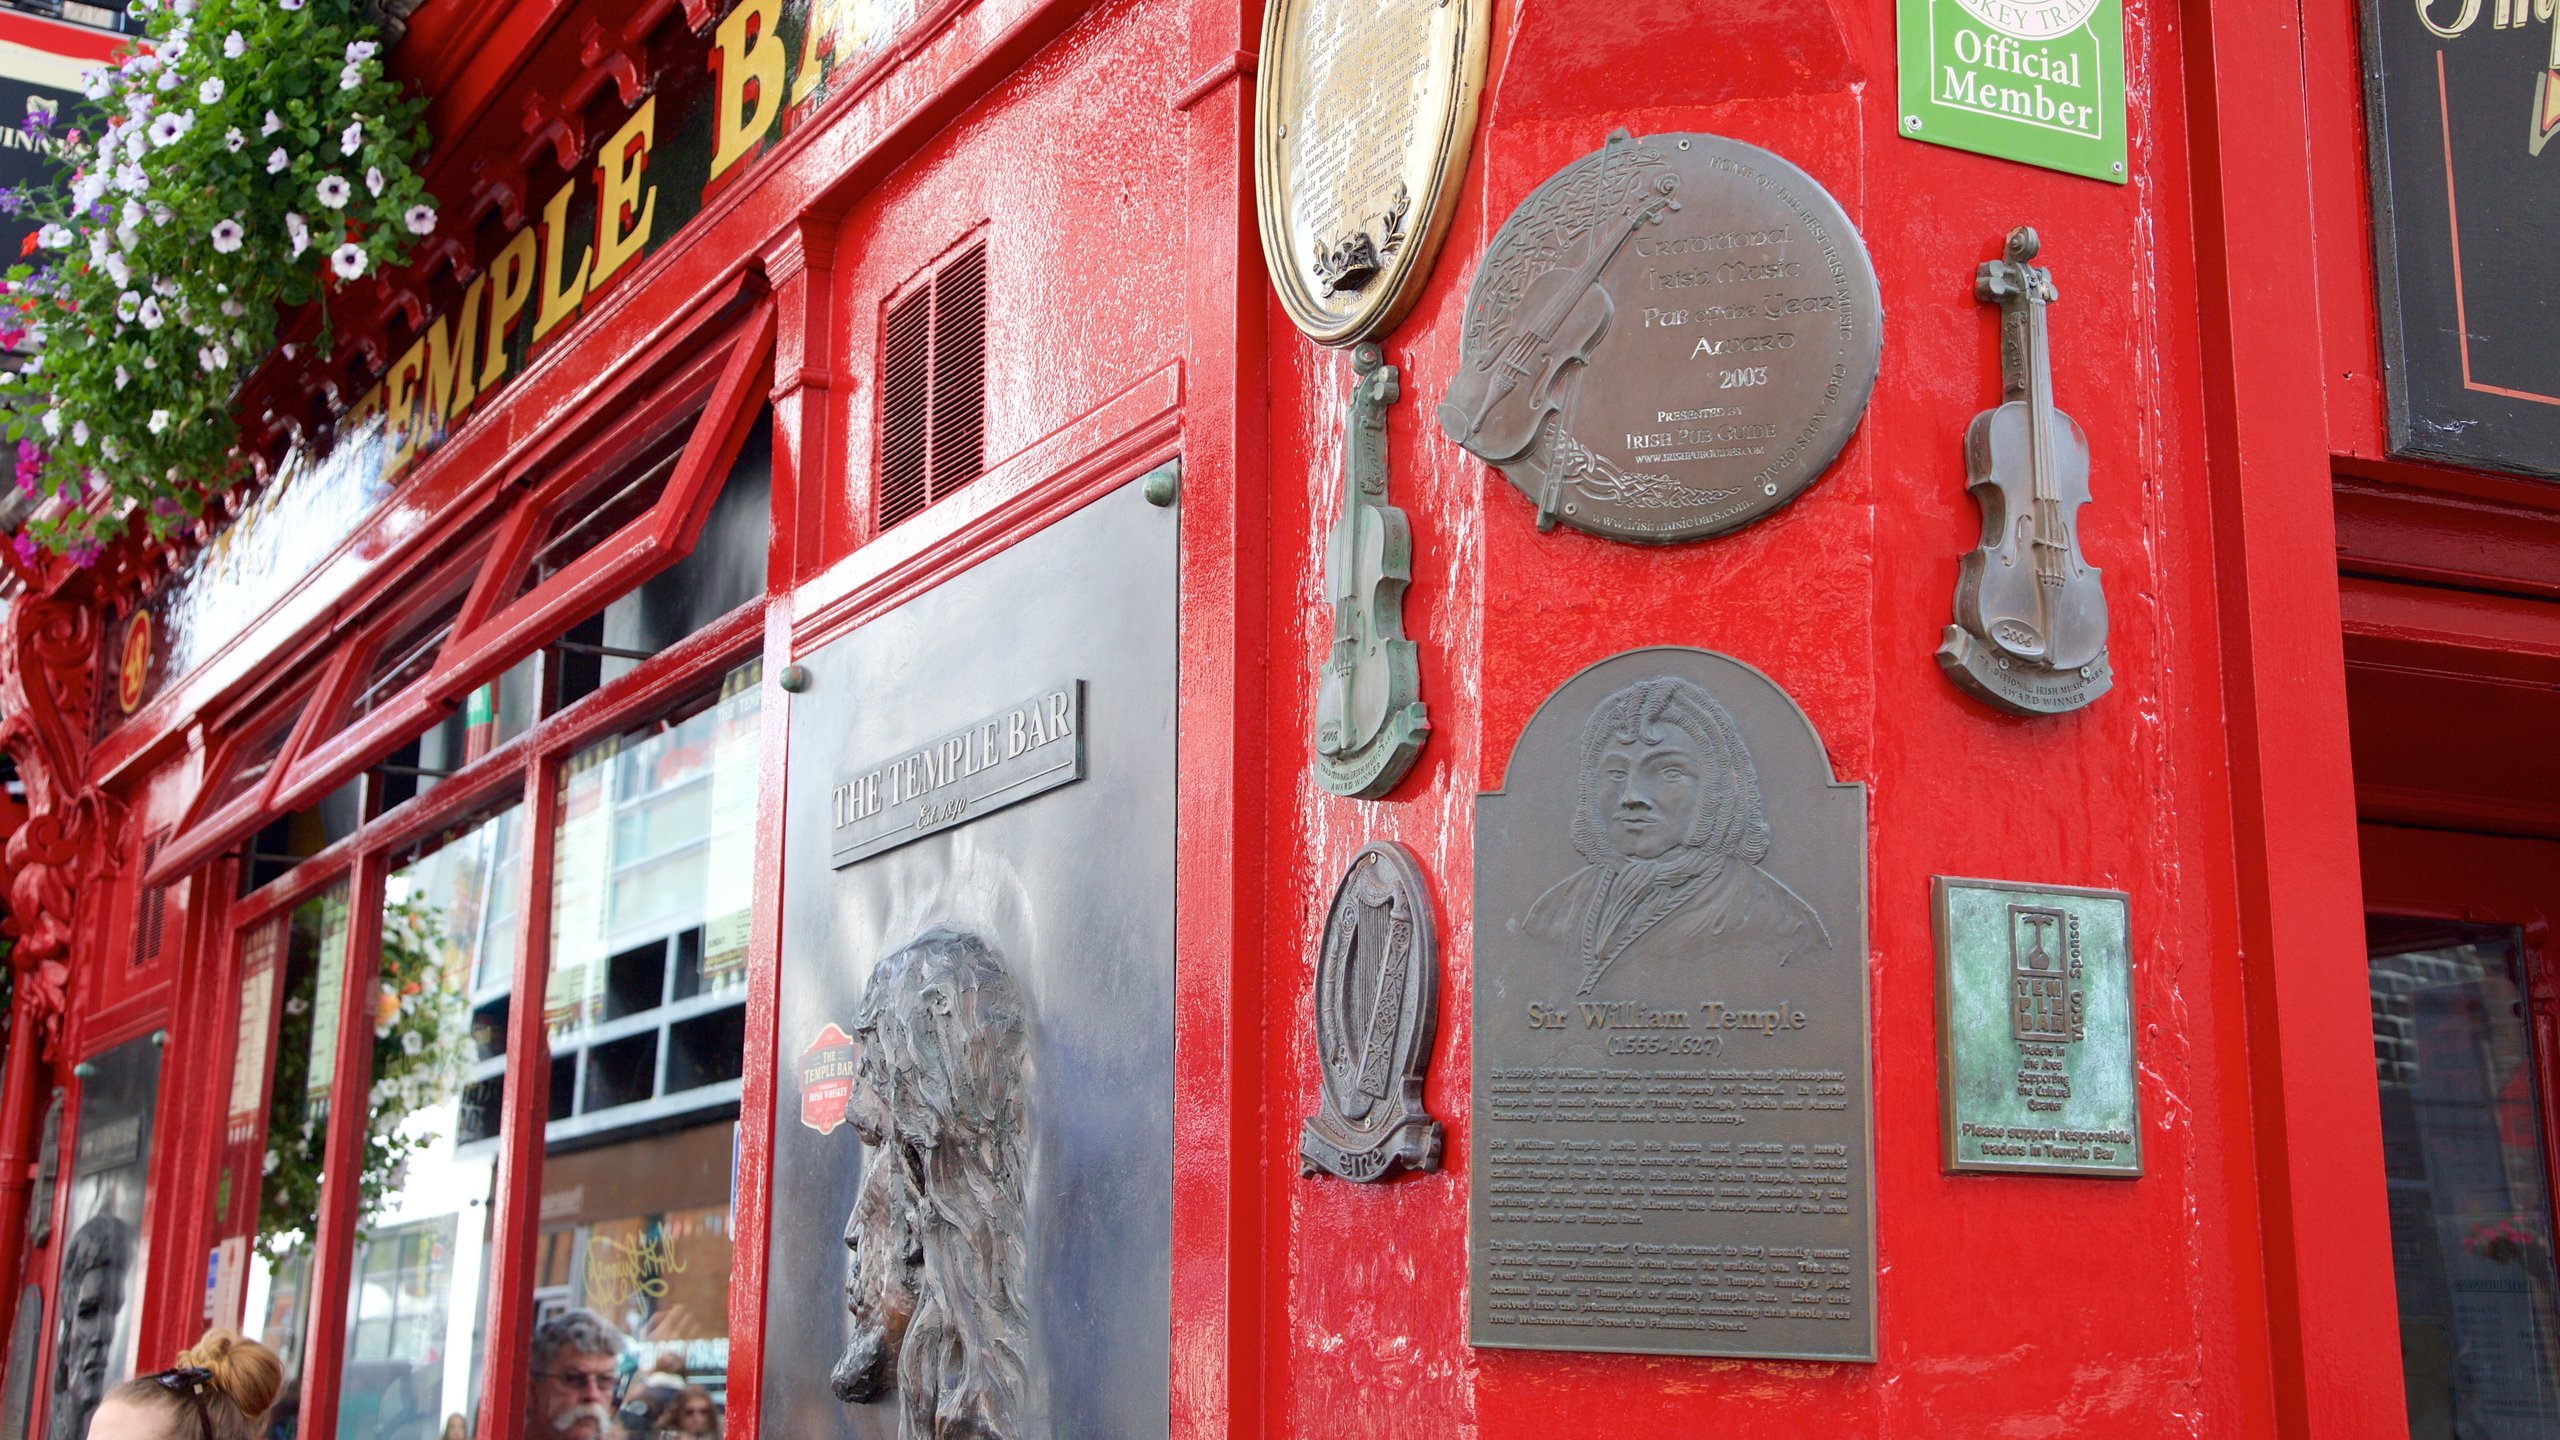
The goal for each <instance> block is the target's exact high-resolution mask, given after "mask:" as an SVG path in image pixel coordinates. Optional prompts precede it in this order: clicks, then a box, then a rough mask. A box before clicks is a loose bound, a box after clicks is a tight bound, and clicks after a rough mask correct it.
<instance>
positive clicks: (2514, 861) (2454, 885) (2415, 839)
mask: <svg viewBox="0 0 2560 1440" xmlns="http://www.w3.org/2000/svg"><path fill="white" fill-rule="evenodd" d="M2356 840H2357V850H2358V855H2359V857H2360V868H2361V869H2362V871H2363V880H2364V908H2365V913H2366V914H2368V915H2405V916H2409V917H2412V918H2416V919H2422V920H2451V921H2458V922H2460V923H2463V924H2468V925H2495V926H2501V927H2504V926H2513V927H2515V928H2516V929H2518V930H2520V931H2522V932H2523V937H2524V944H2523V948H2524V989H2525V996H2524V1005H2525V1025H2526V1032H2527V1034H2528V1035H2529V1036H2530V1042H2529V1047H2528V1049H2527V1051H2526V1055H2527V1061H2526V1063H2528V1064H2529V1065H2531V1066H2532V1067H2533V1095H2534V1103H2535V1105H2536V1107H2537V1109H2538V1111H2539V1114H2538V1115H2537V1117H2536V1118H2537V1120H2538V1121H2539V1124H2540V1128H2541V1131H2542V1172H2543V1173H2542V1184H2543V1196H2544V1202H2545V1208H2546V1209H2548V1210H2550V1211H2551V1212H2552V1213H2551V1214H2550V1215H2549V1216H2548V1217H2547V1218H2548V1219H2549V1220H2550V1222H2551V1224H2552V1226H2553V1228H2554V1231H2555V1233H2560V955H2555V954H2554V953H2553V933H2552V924H2553V922H2554V920H2555V919H2560V841H2552V840H2529V839H2520V838H2515V837H2511V836H2503V835H2482V834H2473V833H2469V832H2464V831H2456V830H2429V829H2422V828H2418V827H2416V826H2403V825H2381V824H2372V823H2367V824H2362V825H2358V826H2357V827H2356ZM2381 1168H2382V1167H2381V1165H2380V1164H2379V1161H2378V1157H2377V1163H2376V1164H2375V1166H2374V1171H2375V1173H2376V1174H2379V1173H2381Z"/></svg>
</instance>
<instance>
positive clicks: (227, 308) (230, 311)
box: [222, 298, 249, 320]
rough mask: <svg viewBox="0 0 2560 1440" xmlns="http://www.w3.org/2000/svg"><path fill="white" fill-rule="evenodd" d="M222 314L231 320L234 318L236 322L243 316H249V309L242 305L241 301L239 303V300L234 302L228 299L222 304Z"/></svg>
mask: <svg viewBox="0 0 2560 1440" xmlns="http://www.w3.org/2000/svg"><path fill="white" fill-rule="evenodd" d="M222 313H223V314H224V315H227V316H229V317H230V318H232V319H234V320H237V319H239V318H240V317H241V316H243V315H246V314H248V313H249V309H248V307H247V306H245V305H242V304H241V303H240V302H239V301H237V300H232V299H228V298H226V299H225V300H224V301H223V302H222Z"/></svg>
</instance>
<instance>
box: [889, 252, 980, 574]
mask: <svg viewBox="0 0 2560 1440" xmlns="http://www.w3.org/2000/svg"><path fill="white" fill-rule="evenodd" d="M880 330H881V342H880V502H879V503H880V528H881V529H883V530H886V529H888V528H889V527H890V526H892V525H895V524H898V523H899V522H900V521H903V520H906V519H908V518H909V517H911V516H914V515H915V514H917V513H918V512H920V511H922V510H923V509H924V508H925V507H926V506H928V505H931V504H932V503H934V502H935V501H937V500H940V499H942V498H943V497H945V496H947V495H949V494H950V493H951V492H952V491H954V490H957V489H959V488H960V487H961V486H963V485H966V484H968V483H969V482H970V481H972V480H975V479H977V478H978V476H979V474H980V473H981V472H982V471H984V470H985V468H986V411H987V242H986V241H985V240H984V239H980V240H978V241H976V242H975V243H973V244H971V245H970V246H968V247H967V248H966V249H964V250H961V251H960V252H959V253H958V254H956V255H953V256H952V257H950V258H949V259H947V260H945V261H943V262H942V263H941V264H940V265H938V266H936V267H935V268H934V269H933V271H932V272H931V273H930V274H928V275H927V276H925V277H924V278H923V279H922V280H920V281H918V282H915V283H914V284H913V285H912V287H911V288H910V289H908V290H907V291H906V292H905V293H904V294H902V295H900V296H898V297H897V298H895V299H893V300H892V301H891V302H890V304H889V309H888V314H887V315H886V316H885V317H884V319H883V320H882V323H881V327H880Z"/></svg>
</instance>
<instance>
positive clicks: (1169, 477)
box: [1147, 465, 1181, 506]
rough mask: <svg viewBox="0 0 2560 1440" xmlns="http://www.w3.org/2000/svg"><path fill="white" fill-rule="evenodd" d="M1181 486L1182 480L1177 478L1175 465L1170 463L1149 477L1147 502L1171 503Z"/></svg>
mask: <svg viewBox="0 0 2560 1440" xmlns="http://www.w3.org/2000/svg"><path fill="white" fill-rule="evenodd" d="M1180 488H1181V482H1180V481H1179V480H1178V479H1177V478H1176V476H1175V474H1174V469H1173V467H1172V466H1170V465H1168V466H1166V467H1164V468H1163V469H1161V470H1158V471H1157V472H1155V473H1154V474H1152V475H1149V476H1148V477H1147V503H1148V504H1150V505H1159V506H1161V505H1170V504H1172V503H1173V497H1174V496H1175V495H1176V494H1177V493H1179V492H1180Z"/></svg>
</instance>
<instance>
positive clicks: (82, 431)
mask: <svg viewBox="0 0 2560 1440" xmlns="http://www.w3.org/2000/svg"><path fill="white" fill-rule="evenodd" d="M71 443H72V444H74V445H86V444H88V443H89V422H88V421H86V420H74V421H72V422H71Z"/></svg>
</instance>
